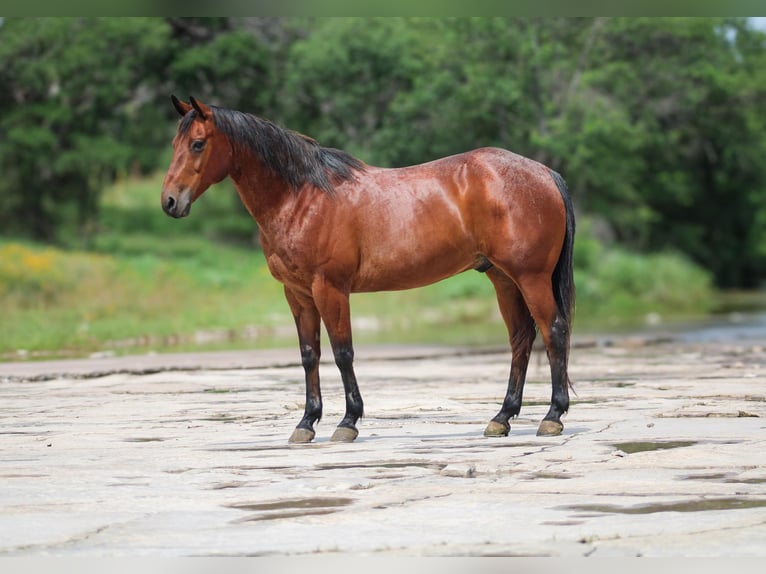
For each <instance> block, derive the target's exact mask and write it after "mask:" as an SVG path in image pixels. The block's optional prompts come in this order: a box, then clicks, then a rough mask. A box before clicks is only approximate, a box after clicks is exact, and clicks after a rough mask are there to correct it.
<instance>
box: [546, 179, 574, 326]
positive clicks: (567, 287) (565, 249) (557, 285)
mask: <svg viewBox="0 0 766 574" xmlns="http://www.w3.org/2000/svg"><path fill="white" fill-rule="evenodd" d="M550 172H551V176H552V177H553V181H555V182H556V187H558V188H559V191H560V192H561V198H562V199H563V200H564V207H565V209H566V226H567V228H566V234H565V235H564V245H563V246H562V247H561V254H560V255H559V260H558V263H556V268H555V269H554V270H553V297H554V298H555V299H556V304H557V305H558V307H559V312H560V313H561V316H562V317H563V318H564V320H565V321H566V324H567V326H568V327H569V331H570V332H571V331H572V318H573V315H574V308H575V284H574V234H575V216H574V208H573V207H572V199H571V198H570V197H569V191H568V190H567V184H566V182H565V181H564V178H563V177H561V175H560V174H558V173H557V172H555V171H553V170H552V169H551V170H550Z"/></svg>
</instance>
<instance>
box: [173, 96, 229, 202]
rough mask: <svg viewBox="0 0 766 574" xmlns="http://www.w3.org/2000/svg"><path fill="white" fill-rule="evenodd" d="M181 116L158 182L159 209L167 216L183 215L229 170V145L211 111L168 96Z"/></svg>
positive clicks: (207, 107)
mask: <svg viewBox="0 0 766 574" xmlns="http://www.w3.org/2000/svg"><path fill="white" fill-rule="evenodd" d="M171 100H172V101H173V106H174V107H175V109H176V110H177V111H178V113H179V114H180V115H181V117H182V118H183V119H182V120H181V122H180V123H179V125H178V133H177V134H176V137H175V139H173V159H172V160H171V162H170V167H169V168H168V172H167V174H166V175H165V181H164V182H163V183H162V198H161V201H162V209H164V210H165V213H167V214H168V215H170V216H171V217H186V216H187V215H189V210H190V209H191V204H192V203H194V201H195V200H196V199H197V198H198V197H199V196H200V195H202V194H203V193H204V191H205V190H206V189H207V188H208V187H210V186H211V185H212V184H214V183H218V182H219V181H221V180H222V179H223V178H225V177H226V176H227V175H228V174H229V170H230V168H231V145H230V144H229V142H228V140H227V139H226V138H225V137H224V135H223V134H221V132H219V131H218V130H217V129H216V127H215V123H214V121H213V114H214V113H215V112H214V110H213V109H211V108H210V106H207V105H205V104H203V103H202V102H200V101H199V100H195V99H194V98H189V100H190V101H191V104H187V103H185V102H182V101H180V100H179V99H178V98H176V97H175V96H171Z"/></svg>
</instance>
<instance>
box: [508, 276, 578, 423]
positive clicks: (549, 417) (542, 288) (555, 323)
mask: <svg viewBox="0 0 766 574" xmlns="http://www.w3.org/2000/svg"><path fill="white" fill-rule="evenodd" d="M517 281H518V285H519V289H520V290H521V292H522V294H523V296H524V300H525V301H526V303H527V307H528V308H529V311H530V313H531V314H532V317H533V318H534V320H535V323H536V324H537V327H538V329H539V330H540V334H541V335H542V337H543V341H544V342H545V348H546V349H547V351H548V361H549V362H550V365H551V385H552V391H551V406H550V409H549V410H548V414H546V415H545V417H544V418H543V420H542V422H541V423H540V426H539V427H538V429H537V434H538V435H540V436H555V435H559V434H561V431H563V430H564V425H563V423H562V422H561V415H563V414H564V413H566V412H567V411H568V410H569V375H568V374H567V362H568V359H567V355H568V354H569V324H568V323H567V321H566V320H565V319H564V317H563V316H562V315H561V312H560V311H559V308H558V305H557V304H556V300H555V299H554V297H553V287H552V283H551V277H550V276H549V275H546V274H538V275H526V276H522V277H517Z"/></svg>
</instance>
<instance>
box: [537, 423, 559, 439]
mask: <svg viewBox="0 0 766 574" xmlns="http://www.w3.org/2000/svg"><path fill="white" fill-rule="evenodd" d="M563 430H564V425H562V424H561V423H560V422H558V421H543V422H541V423H540V426H539V427H537V436H558V435H560V434H561V431H563Z"/></svg>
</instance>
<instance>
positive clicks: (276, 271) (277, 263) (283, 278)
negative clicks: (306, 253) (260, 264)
mask: <svg viewBox="0 0 766 574" xmlns="http://www.w3.org/2000/svg"><path fill="white" fill-rule="evenodd" d="M266 263H267V264H268V266H269V271H270V272H271V275H272V277H274V279H276V280H277V281H279V282H280V283H283V284H285V285H303V284H304V283H306V282H307V281H308V282H309V283H310V281H309V280H308V279H307V278H306V277H305V275H306V273H305V269H303V267H301V266H300V265H296V264H295V262H294V261H291V260H290V259H289V258H285V257H282V256H280V255H278V254H276V253H272V254H270V255H269V256H268V257H267V258H266Z"/></svg>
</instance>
